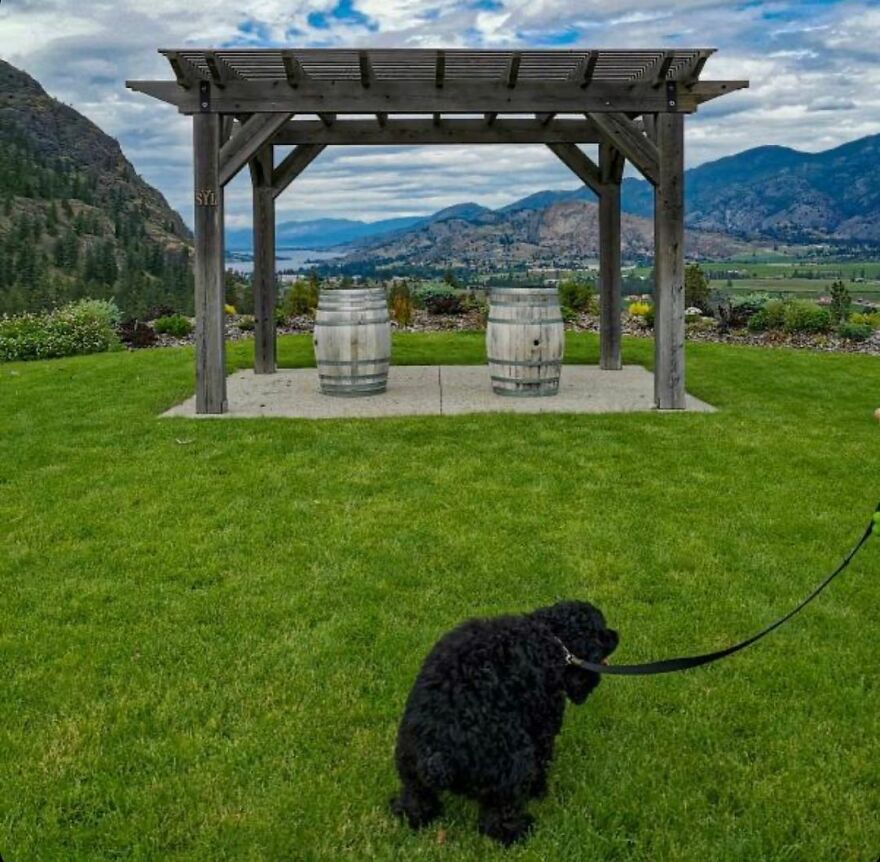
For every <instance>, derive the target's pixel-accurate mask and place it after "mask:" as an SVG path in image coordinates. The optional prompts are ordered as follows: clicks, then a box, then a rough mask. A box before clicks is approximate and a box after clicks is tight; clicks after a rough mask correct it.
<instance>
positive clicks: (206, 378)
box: [193, 112, 226, 413]
mask: <svg viewBox="0 0 880 862" xmlns="http://www.w3.org/2000/svg"><path fill="white" fill-rule="evenodd" d="M220 140H221V117H220V114H216V113H207V112H206V113H196V114H193V162H194V165H195V215H194V226H195V231H194V234H195V259H194V267H193V269H194V275H195V310H196V344H195V347H196V412H197V413H224V412H225V411H226V354H225V339H224V310H223V304H224V295H223V288H224V268H223V186H222V185H221V183H220V169H219V160H220Z"/></svg>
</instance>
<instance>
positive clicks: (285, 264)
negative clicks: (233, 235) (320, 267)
mask: <svg viewBox="0 0 880 862" xmlns="http://www.w3.org/2000/svg"><path fill="white" fill-rule="evenodd" d="M233 254H234V255H235V256H234V257H227V258H226V268H227V269H234V270H235V271H236V272H248V273H250V272H253V271H254V261H253V258H252V257H251V253H250V252H234V253H233ZM341 254H342V253H341V252H338V251H326V250H324V251H317V250H314V249H307V248H279V249H278V250H277V251H276V252H275V266H276V267H277V268H278V269H301V268H303V267H307V266H308V265H309V264H310V263H315V262H317V261H323V260H332V259H333V258H334V257H340V256H341Z"/></svg>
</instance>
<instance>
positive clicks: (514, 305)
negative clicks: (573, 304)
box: [489, 297, 559, 309]
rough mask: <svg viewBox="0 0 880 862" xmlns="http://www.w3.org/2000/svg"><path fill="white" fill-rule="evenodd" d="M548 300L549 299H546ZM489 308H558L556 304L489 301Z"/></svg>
mask: <svg viewBox="0 0 880 862" xmlns="http://www.w3.org/2000/svg"><path fill="white" fill-rule="evenodd" d="M548 299H549V297H548ZM489 307H490V308H551V309H553V308H558V307H559V303H558V302H537V303H536V302H498V301H496V300H494V299H491V300H489Z"/></svg>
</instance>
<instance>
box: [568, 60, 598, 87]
mask: <svg viewBox="0 0 880 862" xmlns="http://www.w3.org/2000/svg"><path fill="white" fill-rule="evenodd" d="M598 62H599V52H598V51H590V52H589V53H588V54H587V56H586V57H584V58H583V59H582V60H581V61H580V63H578V65H577V68H576V69H575V70H574V71H573V72H572V73H571V76H570V80H572V81H575V82H577V84H578V85H579V86H580V88H581V89H582V90H585V89H586V88H587V87H589V86H590V84H591V83H592V81H593V75H594V74H595V71H596V63H598Z"/></svg>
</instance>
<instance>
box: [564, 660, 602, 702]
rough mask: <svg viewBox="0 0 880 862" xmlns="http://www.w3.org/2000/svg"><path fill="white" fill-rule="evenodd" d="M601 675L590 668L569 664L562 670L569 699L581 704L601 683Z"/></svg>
mask: <svg viewBox="0 0 880 862" xmlns="http://www.w3.org/2000/svg"><path fill="white" fill-rule="evenodd" d="M599 681H600V676H599V674H597V673H593V672H592V671H589V670H583V669H582V668H579V667H571V666H568V667H566V668H565V670H563V672H562V687H563V689H565V694H566V696H567V697H568V699H569V700H570V701H571V702H572V703H573V704H575V705H576V706H580V705H581V704H582V703H583V702H584V701H585V700H586V699H587V696H588V695H589V693H590V692H591V691H592V690H593V689H594V688H595V687H596V686H597V685H599Z"/></svg>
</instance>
